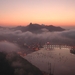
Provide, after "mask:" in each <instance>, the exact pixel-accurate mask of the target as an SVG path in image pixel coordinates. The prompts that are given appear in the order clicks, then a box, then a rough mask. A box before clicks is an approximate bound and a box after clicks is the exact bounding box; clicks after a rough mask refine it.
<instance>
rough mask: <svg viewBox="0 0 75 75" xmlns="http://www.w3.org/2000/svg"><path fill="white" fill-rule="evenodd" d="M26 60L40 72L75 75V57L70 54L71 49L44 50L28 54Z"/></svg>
mask: <svg viewBox="0 0 75 75" xmlns="http://www.w3.org/2000/svg"><path fill="white" fill-rule="evenodd" d="M24 58H26V59H27V60H28V61H29V62H31V63H32V64H33V65H35V66H36V67H38V68H39V69H40V70H42V71H45V72H47V73H50V72H51V73H52V74H53V75H75V55H73V54H71V53H70V47H63V46H61V48H60V47H55V48H54V47H53V48H52V47H50V48H46V46H44V48H42V49H41V50H39V51H36V52H33V53H31V54H28V55H27V56H26V57H24Z"/></svg>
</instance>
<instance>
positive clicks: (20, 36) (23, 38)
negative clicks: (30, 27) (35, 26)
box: [0, 29, 75, 45]
mask: <svg viewBox="0 0 75 75" xmlns="http://www.w3.org/2000/svg"><path fill="white" fill-rule="evenodd" d="M42 31H43V32H42V33H38V34H34V33H32V32H30V31H26V32H22V31H21V30H10V29H5V30H4V29H0V41H5V40H6V41H9V42H11V43H13V44H15V43H16V44H17V45H24V43H27V44H32V43H33V42H43V43H45V42H47V41H50V42H51V43H60V44H67V43H70V44H72V43H74V41H75V40H74V38H75V30H66V31H62V32H49V31H48V30H47V29H42Z"/></svg>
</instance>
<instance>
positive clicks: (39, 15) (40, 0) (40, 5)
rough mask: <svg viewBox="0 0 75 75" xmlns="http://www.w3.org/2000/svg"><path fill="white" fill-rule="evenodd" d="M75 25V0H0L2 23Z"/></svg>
mask: <svg viewBox="0 0 75 75" xmlns="http://www.w3.org/2000/svg"><path fill="white" fill-rule="evenodd" d="M30 22H32V23H38V24H46V25H55V26H74V25H75V0H0V25H2V26H17V25H22V26H23V25H24V26H25V25H28V24H29V23H30Z"/></svg>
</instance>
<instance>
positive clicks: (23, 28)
mask: <svg viewBox="0 0 75 75" xmlns="http://www.w3.org/2000/svg"><path fill="white" fill-rule="evenodd" d="M12 29H14V30H21V31H22V32H26V31H30V32H33V33H41V32H43V31H46V32H47V31H50V32H53V31H64V30H65V29H63V28H61V27H56V26H53V25H39V24H32V23H30V24H29V25H27V26H17V27H15V28H12Z"/></svg>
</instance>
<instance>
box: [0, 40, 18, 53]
mask: <svg viewBox="0 0 75 75" xmlns="http://www.w3.org/2000/svg"><path fill="white" fill-rule="evenodd" d="M18 50H19V47H18V46H17V45H16V44H13V43H10V42H7V41H3V42H0V52H17V51H18Z"/></svg>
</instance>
